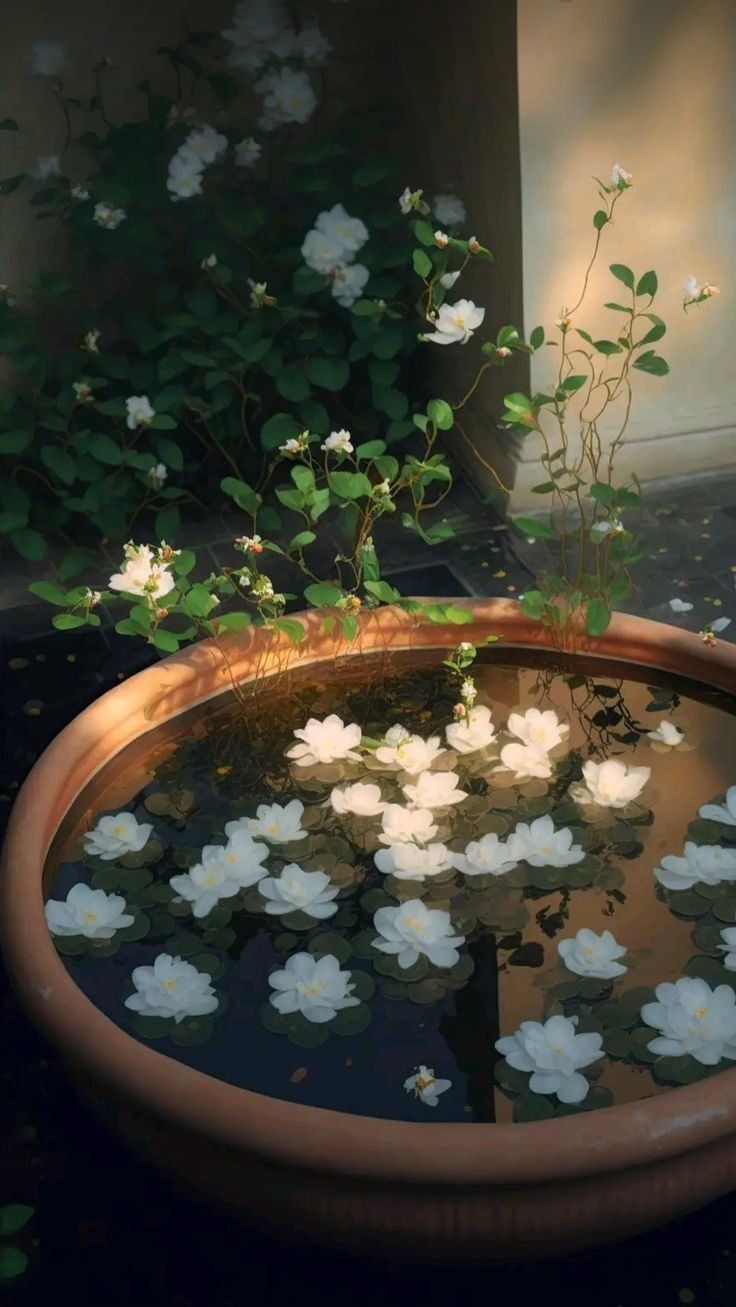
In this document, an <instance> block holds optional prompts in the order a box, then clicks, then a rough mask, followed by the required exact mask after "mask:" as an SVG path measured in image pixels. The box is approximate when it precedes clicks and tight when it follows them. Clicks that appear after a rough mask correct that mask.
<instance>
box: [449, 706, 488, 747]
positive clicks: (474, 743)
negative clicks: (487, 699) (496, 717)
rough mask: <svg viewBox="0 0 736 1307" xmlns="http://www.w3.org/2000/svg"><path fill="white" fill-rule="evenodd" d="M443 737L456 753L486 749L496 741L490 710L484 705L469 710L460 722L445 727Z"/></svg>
mask: <svg viewBox="0 0 736 1307" xmlns="http://www.w3.org/2000/svg"><path fill="white" fill-rule="evenodd" d="M445 735H446V737H447V743H448V744H449V745H450V748H452V749H454V750H455V752H456V753H476V752H477V750H478V749H487V748H488V746H489V745H491V744H493V743H494V741H495V739H496V728H495V726H494V725H493V723H492V721H491V710H490V708H486V706H485V704H479V705H478V707H477V708H471V709H470V711H469V712H468V713H467V714H466V716H465V717H463V719H462V720H461V721H459V722H452V723H451V724H450V725H449V726H446V727H445Z"/></svg>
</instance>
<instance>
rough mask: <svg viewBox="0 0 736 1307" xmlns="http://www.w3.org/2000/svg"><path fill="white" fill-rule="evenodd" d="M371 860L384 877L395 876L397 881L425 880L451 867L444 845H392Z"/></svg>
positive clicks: (451, 863)
mask: <svg viewBox="0 0 736 1307" xmlns="http://www.w3.org/2000/svg"><path fill="white" fill-rule="evenodd" d="M373 860H374V862H375V864H376V866H377V867H378V870H379V871H382V872H383V874H384V876H395V877H396V879H397V880H427V879H428V878H430V877H432V876H438V875H439V874H440V872H442V871H447V870H448V869H449V868H450V867H452V865H453V862H452V855H451V854H450V851H449V849H447V848H446V846H445V845H444V844H408V843H403V844H392V845H390V846H389V847H388V848H387V849H379V850H378V851H377V853H375V854H374V858H373Z"/></svg>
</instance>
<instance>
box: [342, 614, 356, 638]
mask: <svg viewBox="0 0 736 1307" xmlns="http://www.w3.org/2000/svg"><path fill="white" fill-rule="evenodd" d="M340 627H341V629H342V633H343V637H344V638H345V639H346V640H349V641H352V640H354V639H355V637H356V635H357V634H358V629H359V627H358V619H357V617H354V616H353V614H352V613H348V614H347V616H346V617H343V618H341V620H340Z"/></svg>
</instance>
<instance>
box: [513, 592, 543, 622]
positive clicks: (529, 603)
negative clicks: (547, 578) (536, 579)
mask: <svg viewBox="0 0 736 1307" xmlns="http://www.w3.org/2000/svg"><path fill="white" fill-rule="evenodd" d="M519 602H520V604H521V611H522V613H524V615H525V616H526V617H531V618H533V619H534V621H538V620H539V618H540V617H541V616H542V611H543V609H544V595H543V594H542V592H541V590H527V591H525V593H524V594H523V595H522V596H521V598H520V601H519Z"/></svg>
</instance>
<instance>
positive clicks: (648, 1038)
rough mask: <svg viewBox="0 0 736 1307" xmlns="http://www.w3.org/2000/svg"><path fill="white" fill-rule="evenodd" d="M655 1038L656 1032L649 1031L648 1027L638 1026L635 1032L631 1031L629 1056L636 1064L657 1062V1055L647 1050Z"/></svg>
mask: <svg viewBox="0 0 736 1307" xmlns="http://www.w3.org/2000/svg"><path fill="white" fill-rule="evenodd" d="M656 1037H657V1032H656V1030H653V1029H651V1028H650V1027H649V1026H638V1027H637V1028H636V1030H632V1032H631V1035H630V1039H631V1055H632V1057H634V1058H635V1059H636V1061H637V1062H649V1063H652V1062H656V1061H657V1054H656V1053H653V1052H652V1051H651V1049H650V1048H649V1045H650V1044H651V1042H652V1040H653V1039H656Z"/></svg>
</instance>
